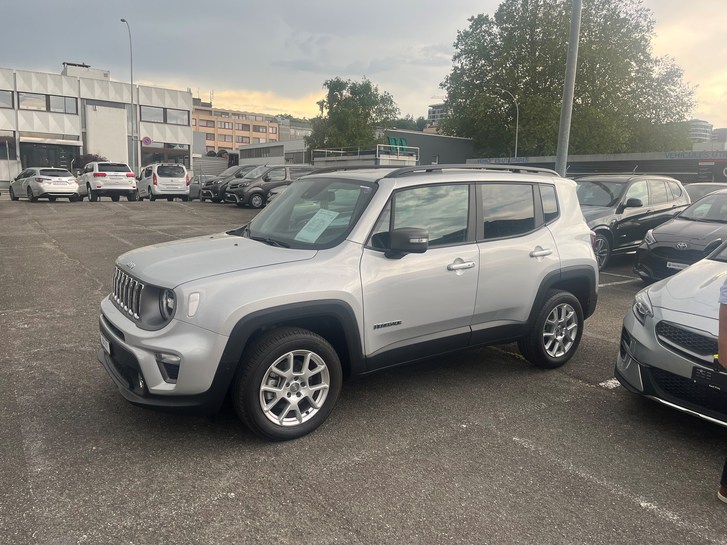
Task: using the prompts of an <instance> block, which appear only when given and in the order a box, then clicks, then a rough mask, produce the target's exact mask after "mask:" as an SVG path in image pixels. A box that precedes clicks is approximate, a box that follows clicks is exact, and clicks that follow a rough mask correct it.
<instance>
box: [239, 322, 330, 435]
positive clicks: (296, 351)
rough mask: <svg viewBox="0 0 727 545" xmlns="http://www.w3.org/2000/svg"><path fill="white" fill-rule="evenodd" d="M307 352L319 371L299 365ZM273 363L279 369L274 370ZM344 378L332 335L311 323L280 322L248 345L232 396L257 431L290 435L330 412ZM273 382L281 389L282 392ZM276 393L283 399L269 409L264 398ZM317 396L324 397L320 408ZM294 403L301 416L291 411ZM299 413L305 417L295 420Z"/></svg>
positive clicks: (303, 430)
mask: <svg viewBox="0 0 727 545" xmlns="http://www.w3.org/2000/svg"><path fill="white" fill-rule="evenodd" d="M306 357H308V358H309V359H308V361H309V366H308V371H311V367H310V366H311V365H315V367H314V368H313V369H312V370H313V371H314V372H313V373H310V374H308V375H307V376H306V374H305V372H303V371H302V368H301V367H299V366H300V365H301V364H302V362H303V361H305V358H306ZM288 358H290V359H292V365H290V360H289V359H288ZM286 363H288V364H289V365H287V366H286ZM273 367H275V368H276V370H277V371H271V370H272V368H273ZM286 367H289V371H288V372H287V375H288V376H287V377H286V376H285V372H286V370H285V368H286ZM319 368H320V370H317V369H319ZM342 380H343V373H342V371H341V362H340V360H339V359H338V354H336V351H335V350H334V349H333V347H332V346H331V345H330V344H329V343H328V341H326V340H325V339H324V338H323V337H321V336H320V335H317V334H315V333H313V332H311V331H308V330H306V329H300V328H294V327H281V328H279V329H273V330H271V331H268V332H267V333H265V334H263V335H262V336H260V337H259V338H258V339H257V340H256V341H254V342H253V344H252V345H251V346H250V347H249V348H248V349H247V350H245V353H244V354H243V357H242V360H241V362H240V368H239V369H238V372H237V374H236V376H235V379H234V382H233V387H232V400H233V403H234V406H235V411H236V412H237V414H238V416H239V417H240V419H241V420H242V421H243V422H244V423H245V424H246V425H247V426H248V427H249V428H250V430H251V431H252V432H254V433H255V434H256V435H258V436H259V437H262V438H263V439H268V440H271V441H287V440H290V439H296V438H298V437H301V436H303V435H306V434H307V433H310V432H312V431H313V430H315V429H316V428H317V427H318V426H320V425H321V424H322V423H323V422H324V421H325V420H326V418H328V416H329V415H330V413H331V411H332V410H333V407H334V406H335V404H336V401H337V400H338V395H339V394H340V393H341V383H342ZM288 381H289V382H288ZM311 383H313V385H314V386H320V385H322V384H327V386H328V388H314V389H310V386H311ZM263 385H267V386H268V387H269V389H268V390H267V391H266V392H263V391H262V386H263ZM274 388H280V389H281V390H280V392H279V397H278V396H277V395H276V394H275V393H274ZM283 394H285V395H283ZM276 397H278V401H277V402H276V403H274V404H273V405H268V407H267V409H268V410H267V411H265V410H264V409H263V402H264V401H265V402H267V403H268V404H269V403H270V402H272V401H274V400H275V399H276ZM312 398H313V401H315V402H316V403H320V407H319V408H318V409H316V408H315V406H314V405H313V404H311V402H310V401H311V399H312ZM288 399H290V400H291V401H288ZM299 403H300V405H298V404H299ZM293 407H295V408H296V409H297V410H298V415H299V416H298V418H294V417H292V416H291V417H287V415H288V414H289V412H290V411H291V410H292V408H293ZM286 417H287V418H286ZM276 419H282V421H284V424H281V423H280V421H277V420H276ZM298 419H300V420H302V422H296V420H298ZM273 420H276V421H275V422H274V421H273Z"/></svg>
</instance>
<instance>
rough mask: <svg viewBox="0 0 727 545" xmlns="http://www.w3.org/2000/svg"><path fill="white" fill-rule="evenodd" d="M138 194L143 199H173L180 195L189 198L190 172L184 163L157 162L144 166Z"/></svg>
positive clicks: (182, 197)
mask: <svg viewBox="0 0 727 545" xmlns="http://www.w3.org/2000/svg"><path fill="white" fill-rule="evenodd" d="M137 179H138V181H139V183H138V184H137V187H138V196H139V200H140V201H143V200H144V199H145V198H149V200H150V201H155V200H156V199H157V198H166V199H167V200H169V201H171V200H174V197H179V198H181V199H182V200H183V201H188V200H189V182H190V179H189V173H188V172H187V169H186V167H185V166H184V165H181V164H178V163H155V164H153V165H149V166H146V167H144V169H143V170H142V171H141V174H140V175H139V178H137Z"/></svg>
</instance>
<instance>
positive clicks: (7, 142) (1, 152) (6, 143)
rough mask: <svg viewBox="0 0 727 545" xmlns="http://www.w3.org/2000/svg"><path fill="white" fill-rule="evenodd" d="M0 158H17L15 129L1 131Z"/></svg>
mask: <svg viewBox="0 0 727 545" xmlns="http://www.w3.org/2000/svg"><path fill="white" fill-rule="evenodd" d="M0 159H10V160H15V159H17V155H16V153H15V133H14V132H13V131H0Z"/></svg>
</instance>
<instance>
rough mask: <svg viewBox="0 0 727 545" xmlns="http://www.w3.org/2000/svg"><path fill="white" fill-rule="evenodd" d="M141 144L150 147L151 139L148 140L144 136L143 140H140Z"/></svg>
mask: <svg viewBox="0 0 727 545" xmlns="http://www.w3.org/2000/svg"><path fill="white" fill-rule="evenodd" d="M141 143H142V144H144V145H145V146H149V145H151V138H149V137H148V136H145V137H144V138H142V139H141Z"/></svg>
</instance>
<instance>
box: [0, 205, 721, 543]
mask: <svg viewBox="0 0 727 545" xmlns="http://www.w3.org/2000/svg"><path fill="white" fill-rule="evenodd" d="M254 214H255V211H252V210H249V209H239V208H236V207H235V206H230V205H223V204H220V205H215V204H211V203H209V202H208V203H200V202H186V203H185V202H180V201H175V202H166V201H161V202H154V203H150V202H116V203H115V202H111V200H109V199H102V200H101V201H100V202H98V203H89V202H82V203H69V202H67V201H66V202H61V201H57V202H55V203H48V202H38V203H29V202H27V201H19V202H11V201H10V200H9V198H8V196H7V192H5V191H3V192H2V196H0V290H1V292H0V293H2V297H1V298H0V339H1V342H0V348H1V350H0V458H1V459H2V463H0V543H1V544H18V543H23V544H24V543H30V544H54V545H55V544H62V545H65V544H73V543H134V544H139V543H275V544H298V543H306V544H319V543H320V544H333V543H341V544H350V545H358V544H389V543H391V544H394V543H395V544H408V543H411V544H419V543H421V544H444V543H458V544H507V543H559V544H563V543H589V544H590V543H624V544H631V543H633V544H637V543H638V544H643V543H675V544H676V543H679V544H692V543H693V544H704V543H727V506H726V505H724V504H723V503H721V502H719V501H718V500H717V499H716V492H717V487H718V480H719V476H720V472H721V469H722V464H723V462H724V457H725V456H726V455H727V441H726V440H727V431H726V430H724V429H723V428H720V427H717V426H714V425H712V424H709V423H706V422H703V421H701V420H698V419H696V418H693V417H689V416H686V415H683V414H681V413H678V412H676V411H673V410H669V409H668V408H665V407H662V406H661V405H658V404H656V403H654V402H650V401H648V400H644V399H641V398H638V397H636V396H634V395H632V394H630V393H628V392H627V391H625V390H624V389H623V388H622V387H620V386H618V384H617V383H615V382H614V379H613V366H614V362H615V357H616V352H617V350H618V339H619V333H620V327H621V320H622V318H623V316H624V313H626V312H628V311H629V309H630V306H631V301H632V298H633V296H634V294H635V293H636V292H637V291H638V290H639V289H640V288H641V287H642V286H643V284H642V283H641V281H640V280H638V279H637V278H635V276H634V274H633V273H632V272H631V266H632V259H633V258H632V256H625V257H621V258H616V259H614V262H613V263H612V264H611V265H610V266H609V267H608V269H607V270H606V271H605V272H604V273H603V274H602V275H601V288H600V297H599V306H598V309H597V311H596V314H595V315H594V316H593V317H591V318H590V319H589V320H588V321H587V323H586V331H585V334H584V338H583V341H582V343H581V347H580V349H579V352H578V354H576V356H575V357H574V358H573V359H572V360H571V361H570V362H569V363H568V364H567V365H566V366H564V367H563V368H561V369H558V370H555V371H542V370H539V369H536V368H534V367H532V366H530V365H529V364H528V363H527V362H525V361H524V360H523V359H522V358H521V357H520V356H519V355H518V354H517V350H516V348H514V347H513V346H509V345H508V346H498V347H490V348H484V349H476V350H470V351H468V352H464V353H460V354H457V355H455V356H451V357H448V358H439V359H437V360H435V361H427V362H423V363H418V364H415V365H409V366H405V367H401V368H397V369H394V370H390V371H384V372H381V373H378V374H375V375H371V376H368V377H365V378H362V379H358V380H356V381H352V382H347V383H346V384H345V385H344V389H343V392H342V394H341V399H340V401H339V403H338V406H337V408H336V410H335V411H334V413H333V415H332V416H331V417H330V418H329V419H328V420H327V422H326V423H325V424H324V425H323V426H322V427H321V428H320V429H319V430H318V431H316V432H315V433H313V434H311V435H308V436H306V437H303V438H302V439H299V440H296V441H293V442H288V443H283V444H271V443H265V442H262V441H260V440H259V439H257V438H256V437H255V436H254V435H253V434H252V433H250V432H249V431H247V430H246V429H245V428H244V426H243V425H242V424H241V423H240V422H239V421H238V420H237V418H236V416H235V414H234V411H233V410H232V409H231V408H230V407H225V408H224V409H223V412H222V413H221V414H220V415H219V417H218V418H216V419H215V420H210V419H206V418H198V417H189V416H181V415H174V414H163V413H156V412H151V411H146V410H143V409H139V408H136V407H134V406H132V405H130V404H129V403H127V402H126V401H124V399H123V398H122V397H121V395H119V393H118V392H117V390H116V387H115V386H114V384H113V383H112V381H111V380H110V378H109V377H108V376H107V375H106V372H105V371H104V370H103V368H102V367H101V365H100V364H99V363H98V361H97V359H96V352H97V350H98V347H99V334H98V307H99V302H100V301H101V299H102V298H103V297H104V296H105V295H107V294H108V292H109V291H110V289H111V276H112V272H113V268H114V260H115V258H116V257H117V256H118V255H119V254H121V253H123V252H125V251H127V250H130V249H132V248H135V247H138V246H143V245H147V244H152V243H156V242H162V241H167V240H173V239H178V238H184V237H189V236H196V235H203V234H208V233H213V232H219V231H222V230H225V229H229V228H231V227H236V226H238V225H240V224H242V223H244V222H245V221H246V220H247V219H249V218H251V217H252V216H253V215H254Z"/></svg>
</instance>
